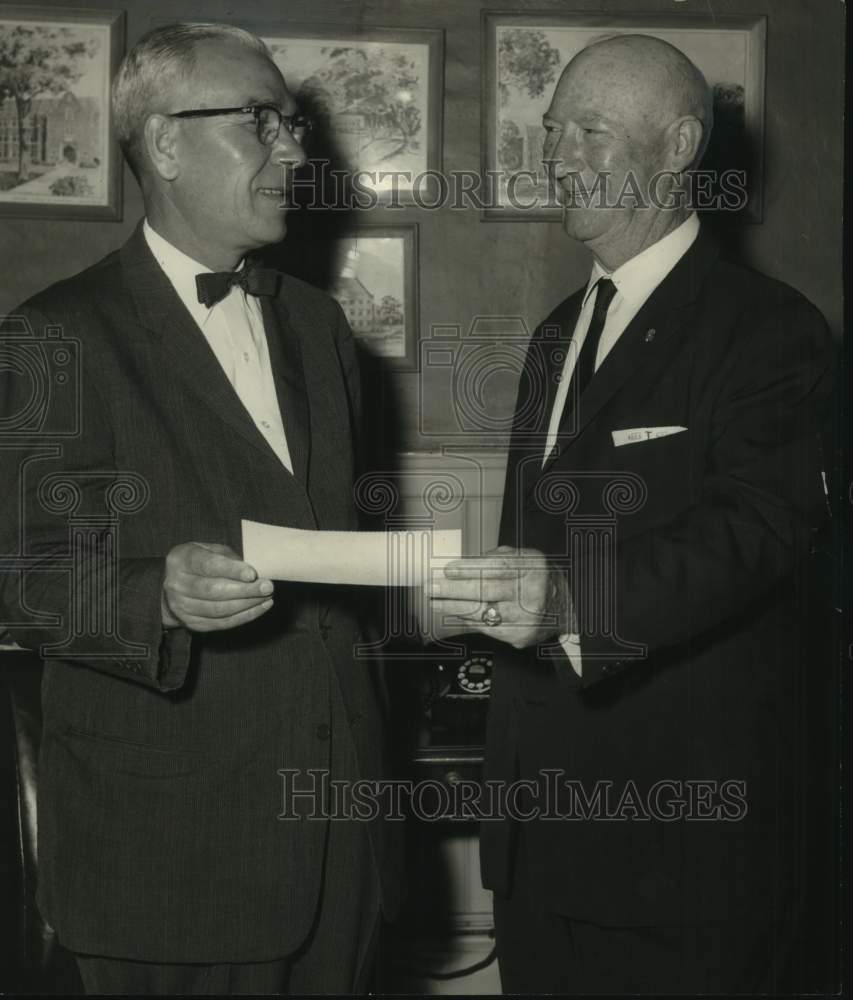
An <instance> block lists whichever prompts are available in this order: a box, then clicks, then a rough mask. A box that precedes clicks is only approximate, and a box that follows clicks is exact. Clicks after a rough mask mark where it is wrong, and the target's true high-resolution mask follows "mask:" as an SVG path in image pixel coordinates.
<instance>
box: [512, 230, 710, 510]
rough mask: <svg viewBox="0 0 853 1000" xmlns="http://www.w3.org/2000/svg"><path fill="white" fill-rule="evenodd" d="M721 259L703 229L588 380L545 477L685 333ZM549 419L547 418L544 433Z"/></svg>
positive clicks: (531, 481)
mask: <svg viewBox="0 0 853 1000" xmlns="http://www.w3.org/2000/svg"><path fill="white" fill-rule="evenodd" d="M717 254H718V247H717V244H716V242H715V241H714V239H713V238H712V237H711V236H710V235H708V234H707V233H706V232H705V230H704V229H703V230H700V232H699V235H698V236H697V238H696V240H695V241H694V243H693V245H692V246H691V247H690V249H689V250H688V251H687V253H685V254H684V256H683V257H682V258H681V259H680V260H679V261H678V263H677V264H676V265H675V267H674V268H673V269H672V270H671V271H670V272H669V274H668V275H667V276H666V277H665V278H664V280H663V281H662V282H661V283H660V285H659V286H658V287H657V288H656V289H655V291H654V292H652V294H651V295H650V296H649V298H648V299H647V300H646V302H645V303H644V304H643V306H642V307H641V308H640V310H639V312H638V313H637V315H636V316H635V317H634V318H633V320H631V322H630V323H629V324H628V326H627V327H626V328H625V330H624V331H623V333H622V335H621V336H620V337H619V340H618V341H617V342H616V344H615V345H614V346H613V348H612V349H611V351H610V352H609V354H608V355H607V357H606V358H605V359H604V361H603V362H602V364H601V365H600V367H599V368H598V371H596V373H595V375H594V377H593V378H592V379H591V380H590V383H589V385H588V387H587V389H586V391H585V392H584V394H583V396H582V397H581V400H580V414H581V417H580V425H579V427H578V430H577V433H576V435H575V436H574V437H573V438H572V440H571V442H569V443H568V444H567V445H566V447H564V448H562V449H561V450H560V452H559V454H557V455H555V456H554V457H552V458H550V459H549V460H548V462H546V464H545V467H544V468H543V469H542V470H541V473H547V472H548V471H549V470H550V469H551V467H552V466H553V464H554V462H555V461H558V460H559V459H560V457H561V456H563V455H565V454H567V453H569V452H570V451H571V448H572V447H573V445H574V444H575V442H576V441H577V440H578V439H579V438H580V437H581V436H582V435H583V433H584V431H585V430H586V428H587V427H589V426H590V424H591V423H592V421H593V420H594V419H595V417H596V416H597V414H598V413H599V412H600V411H601V409H602V407H603V406H604V405H605V404H606V403H607V402H608V401H609V400H610V399H611V398H612V397H613V396H614V394H615V393H616V392H617V391H618V390H619V389H620V388H621V386H622V385H623V384H624V383H625V382H626V381H627V380H628V379H629V378H631V377H632V376H634V375H636V374H638V373H641V372H643V371H644V370H646V369H647V368H649V367H654V366H655V365H656V364H658V363H659V361H658V359H659V358H660V357H661V351H662V349H663V347H664V345H665V344H666V342H667V341H668V340H669V339H670V338H671V337H672V336H673V335H675V334H676V333H678V332H679V331H680V330H681V329H682V328H683V325H684V321H685V318H686V316H687V307H688V306H689V305H690V304H691V303H692V302H693V301H694V300H695V299H696V296H697V294H698V292H699V289H700V287H701V285H702V282H703V281H704V280H705V277H706V275H707V274H708V271H709V270H710V268H711V265H712V264H713V262H714V261H715V260H716V258H717ZM573 298H574V297H573ZM568 301H569V302H571V301H572V299H570V300H568ZM575 315H577V313H576V314H575ZM548 412H549V414H550V410H549V411H548ZM548 419H549V417H548V416H546V423H545V427H546V428H547V420H548ZM539 474H540V473H537V474H535V475H533V476H531V477H530V479H529V481H528V482H526V484H525V486H526V491H529V490H530V489H531V488H532V487H533V485H534V484H535V482H536V481H537V480H538V478H539Z"/></svg>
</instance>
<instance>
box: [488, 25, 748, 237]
mask: <svg viewBox="0 0 853 1000" xmlns="http://www.w3.org/2000/svg"><path fill="white" fill-rule="evenodd" d="M628 32H642V33H643V34H648V35H655V36H657V37H659V38H662V39H664V40H665V41H668V42H670V43H671V44H673V45H675V46H676V47H677V48H679V49H681V50H682V51H683V52H684V53H685V54H686V55H687V56H688V57H689V58H690V59H692V60H693V62H694V63H695V64H696V65H697V66H698V67H699V69H700V70H702V72H703V74H704V75H705V77H706V79H707V80H708V83H709V85H710V86H711V87H712V88H713V90H714V112H715V126H714V129H713V130H712V133H711V140H710V144H709V148H708V151H707V153H706V156H705V157H704V158H703V160H702V163H701V165H700V170H701V171H702V172H703V173H706V172H707V174H708V176H709V177H711V178H712V179H713V182H714V187H713V189H710V188H709V189H708V190H707V191H703V194H704V196H705V200H706V201H707V202H708V204H709V207H713V205H714V204H718V205H719V206H720V207H723V208H725V209H726V211H727V212H728V214H729V215H730V216H731V217H733V218H735V219H737V221H739V222H756V223H757V222H761V220H762V214H763V173H764V81H765V62H766V57H765V50H766V38H767V18H766V17H765V16H764V15H751V14H747V15H739V14H738V15H717V14H714V15H710V14H709V15H705V14H692V13H678V12H675V13H671V14H640V13H589V12H584V13H570V14H560V13H555V12H541V11H540V12H524V13H519V12H518V11H511V12H510V11H484V12H483V20H482V45H483V67H484V72H483V96H482V107H483V121H482V169H483V176H484V178H488V179H489V181H490V183H491V197H490V199H489V202H488V205H487V207H486V208H485V209H484V210H483V212H482V218H483V219H484V220H486V221H490V220H500V221H507V220H516V221H541V222H545V221H549V222H558V221H560V219H561V218H562V208H561V206H560V204H559V202H558V201H557V199H556V197H555V193H554V192H553V191H549V190H548V184H547V182H546V179H545V175H544V168H542V165H541V148H542V141H543V139H544V129H543V128H542V123H541V119H542V115H543V113H544V112H545V110H546V109H547V107H548V104H549V102H550V99H551V95H552V94H553V91H554V87H555V85H556V83H557V80H558V79H559V75H560V72H561V71H562V69H563V67H564V66H565V65H566V64H567V63H568V62H569V60H570V59H571V58H573V56H574V55H576V53H577V52H579V51H580V49H582V48H583V47H584V46H585V45H587V44H589V43H590V42H592V41H593V40H595V39H596V38H597V37H599V36H604V35H612V34H616V33H628ZM531 174H535V175H536V177H535V179H533V178H531V177H530V176H529V175H531ZM738 185H740V187H739V188H738ZM734 188H737V197H727V196H724V195H723V193H722V192H724V191H726V190H728V189H734Z"/></svg>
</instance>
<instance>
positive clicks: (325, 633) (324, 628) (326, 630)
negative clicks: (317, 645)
mask: <svg viewBox="0 0 853 1000" xmlns="http://www.w3.org/2000/svg"><path fill="white" fill-rule="evenodd" d="M330 631H331V626H329V625H321V626H320V635H321V636H322V637H323V639H328V638H329V632H330Z"/></svg>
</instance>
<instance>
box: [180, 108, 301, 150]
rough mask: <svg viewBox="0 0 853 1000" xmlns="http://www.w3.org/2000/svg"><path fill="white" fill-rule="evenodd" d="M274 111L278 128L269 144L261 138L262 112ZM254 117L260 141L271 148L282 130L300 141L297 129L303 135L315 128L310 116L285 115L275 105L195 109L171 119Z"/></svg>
mask: <svg viewBox="0 0 853 1000" xmlns="http://www.w3.org/2000/svg"><path fill="white" fill-rule="evenodd" d="M262 111H272V112H274V113H275V114H276V115H278V128H277V129H276V131H275V133H274V134H273V133H272V132H270V139H269V140H268V141H267V142H264V140H263V139H262V138H261V112H262ZM249 114H250V115H252V116H253V117H254V119H255V126H256V128H257V131H258V141H259V142H261V143H263V145H265V146H271V145H272V144H273V143H274V142H275V141H276V139H277V138H278V137H279V135H280V134H281V128H282V126H284V128H285V129H286V130H287V133H288V135H290V136H292V137H293V138H294V139H296V140H297V142H298V141H299V138H298V137H297V136H296V135H295V132H296V131H297V129H302V133H303V135H304V134H305V133H306V132H310V131H311V129H312V128H313V127H314V119H313V118H311V117H310V116H308V115H302V114H295V115H283V114H282V113H281V111H280V110H279V109H278V108H277V107H276V106H275V105H274V104H248V105H247V106H246V107H244V108H193V109H191V110H189V111H172V112H170V113H169V117H170V118H213V117H214V116H215V115H249Z"/></svg>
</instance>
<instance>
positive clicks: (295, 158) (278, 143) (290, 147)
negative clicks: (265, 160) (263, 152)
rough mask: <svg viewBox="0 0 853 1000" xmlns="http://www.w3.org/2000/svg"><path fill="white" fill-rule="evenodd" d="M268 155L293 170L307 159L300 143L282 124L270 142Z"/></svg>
mask: <svg viewBox="0 0 853 1000" xmlns="http://www.w3.org/2000/svg"><path fill="white" fill-rule="evenodd" d="M270 156H271V157H272V159H273V160H274V161H275V162H276V163H281V164H283V165H284V166H288V167H292V168H293V169H294V170H295V169H296V168H297V167H301V166H303V165H304V164H305V163H306V161H307V159H308V157H307V156H306V155H305V149H304V147H303V146H302V143H301V142H299V140H298V139H295V138H294V137H293V136H292V135H291V134H290V132H288V131H287V129H286V128H285V127H284V125H282V126H281V128H280V129H279V132H278V135H277V136H276V138H275V142H274V143H273V144H272V151H271V153H270Z"/></svg>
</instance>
